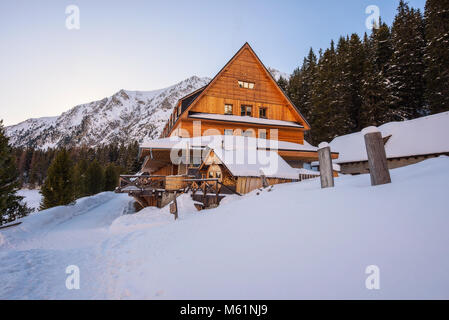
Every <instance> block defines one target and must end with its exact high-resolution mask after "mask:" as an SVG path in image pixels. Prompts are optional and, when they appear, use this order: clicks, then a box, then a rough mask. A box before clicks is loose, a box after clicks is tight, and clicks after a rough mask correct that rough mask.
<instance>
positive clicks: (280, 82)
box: [277, 76, 288, 92]
mask: <svg viewBox="0 0 449 320" xmlns="http://www.w3.org/2000/svg"><path fill="white" fill-rule="evenodd" d="M277 83H278V85H279V87H280V88H281V89H282V90H283V91H284V92H287V90H288V81H287V80H286V79H284V77H283V76H280V77H279V80H278V81H277Z"/></svg>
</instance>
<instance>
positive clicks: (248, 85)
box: [238, 80, 254, 90]
mask: <svg viewBox="0 0 449 320" xmlns="http://www.w3.org/2000/svg"><path fill="white" fill-rule="evenodd" d="M238 83H239V87H240V88H244V89H251V90H252V89H254V82H247V81H241V80H239V81H238Z"/></svg>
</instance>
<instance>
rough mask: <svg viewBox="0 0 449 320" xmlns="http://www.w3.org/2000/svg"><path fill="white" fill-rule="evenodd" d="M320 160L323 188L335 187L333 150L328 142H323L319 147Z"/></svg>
mask: <svg viewBox="0 0 449 320" xmlns="http://www.w3.org/2000/svg"><path fill="white" fill-rule="evenodd" d="M318 160H319V162H320V180H321V188H332V187H333V186H334V174H333V170H332V157H331V148H330V147H329V144H328V143H327V142H321V143H320V144H319V146H318Z"/></svg>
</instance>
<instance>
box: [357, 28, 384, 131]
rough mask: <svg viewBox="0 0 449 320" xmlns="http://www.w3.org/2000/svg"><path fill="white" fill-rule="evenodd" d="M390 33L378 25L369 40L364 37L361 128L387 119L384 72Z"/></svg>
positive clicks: (375, 124)
mask: <svg viewBox="0 0 449 320" xmlns="http://www.w3.org/2000/svg"><path fill="white" fill-rule="evenodd" d="M389 39H390V31H389V28H388V26H387V25H386V24H380V27H379V28H378V29H375V28H374V29H373V31H372V34H371V36H370V38H368V37H367V36H365V38H364V41H363V43H364V47H365V54H366V58H365V62H364V63H365V65H364V77H363V81H362V88H361V94H362V105H361V108H360V119H359V121H360V123H359V126H360V127H361V128H365V127H368V126H378V125H381V124H383V123H385V122H388V121H389V120H390V119H389V109H388V90H387V84H388V82H387V79H386V75H385V72H386V70H387V69H388V61H389V59H390V57H391V54H392V50H391V48H390V45H389V44H388V43H389V42H390V40H389Z"/></svg>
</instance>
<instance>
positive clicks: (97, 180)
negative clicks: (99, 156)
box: [86, 160, 104, 195]
mask: <svg viewBox="0 0 449 320" xmlns="http://www.w3.org/2000/svg"><path fill="white" fill-rule="evenodd" d="M103 190H104V173H103V168H102V167H101V166H100V164H99V163H98V161H97V160H94V161H92V162H91V164H90V165H89V167H88V168H87V171H86V192H87V195H94V194H97V193H99V192H102V191H103Z"/></svg>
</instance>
